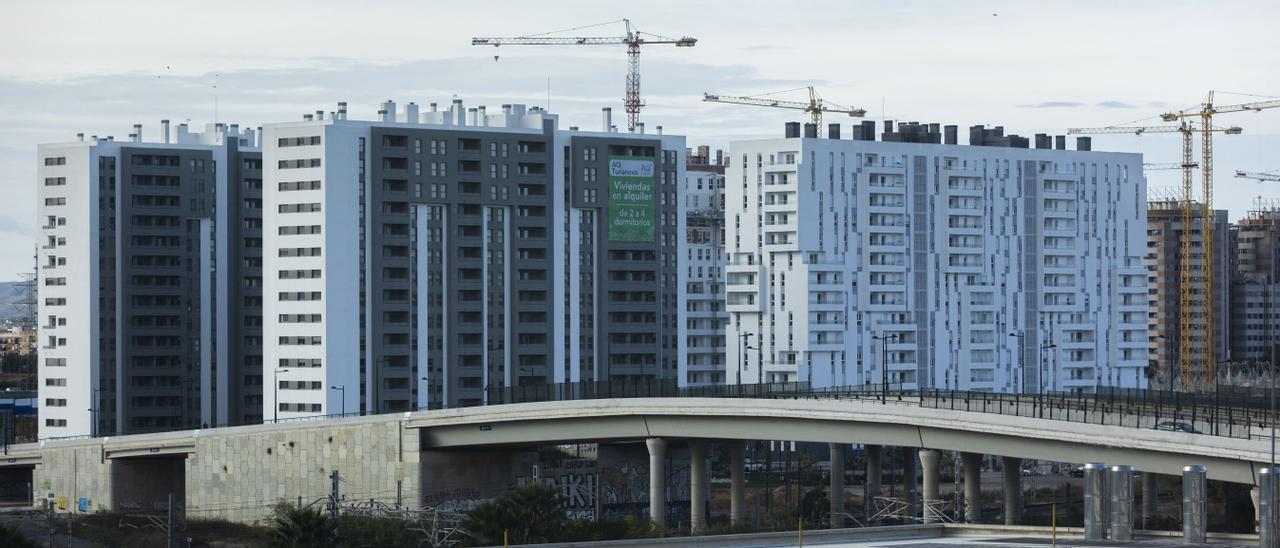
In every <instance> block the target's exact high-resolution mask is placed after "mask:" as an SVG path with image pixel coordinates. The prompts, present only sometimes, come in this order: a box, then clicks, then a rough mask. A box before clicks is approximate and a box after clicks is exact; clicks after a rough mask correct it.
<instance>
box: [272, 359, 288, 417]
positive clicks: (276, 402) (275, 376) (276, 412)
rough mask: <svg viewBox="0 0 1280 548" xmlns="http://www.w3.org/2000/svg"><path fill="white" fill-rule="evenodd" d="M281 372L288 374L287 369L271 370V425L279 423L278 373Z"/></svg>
mask: <svg viewBox="0 0 1280 548" xmlns="http://www.w3.org/2000/svg"><path fill="white" fill-rule="evenodd" d="M281 371H284V372H285V373H288V372H289V370H288V369H280V368H276V369H272V370H271V388H272V394H273V395H272V397H271V400H272V401H271V405H272V407H273V409H272V410H271V413H272V415H271V422H272V423H278V422H280V372H281Z"/></svg>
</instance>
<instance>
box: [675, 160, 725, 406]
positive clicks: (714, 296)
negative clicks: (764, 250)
mask: <svg viewBox="0 0 1280 548" xmlns="http://www.w3.org/2000/svg"><path fill="white" fill-rule="evenodd" d="M706 161H707V156H706V155H705V154H704V155H699V156H691V157H690V160H689V162H687V163H686V165H685V177H684V206H685V207H684V209H685V223H686V227H685V242H686V244H687V248H686V249H685V260H686V263H685V264H686V266H685V277H686V278H687V279H688V281H687V282H686V284H685V288H686V289H685V292H686V293H687V294H688V301H687V302H686V305H685V308H684V311H685V320H684V323H685V327H686V329H687V330H688V336H687V339H686V348H687V352H686V358H685V363H686V364H687V368H686V370H685V371H681V372H680V383H681V385H682V386H710V385H719V384H724V383H725V379H724V374H725V365H724V360H725V335H724V329H725V324H726V323H728V321H729V313H728V312H726V311H725V308H724V297H725V294H724V264H725V260H724V257H725V256H724V166H723V165H717V164H708V163H706Z"/></svg>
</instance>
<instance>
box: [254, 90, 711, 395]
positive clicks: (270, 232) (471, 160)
mask: <svg viewBox="0 0 1280 548" xmlns="http://www.w3.org/2000/svg"><path fill="white" fill-rule="evenodd" d="M424 110H425V111H423V112H420V111H419V107H418V105H416V104H414V103H409V104H407V105H405V106H404V107H403V108H401V109H397V106H396V104H395V103H393V102H390V101H388V102H386V103H385V104H383V105H382V109H381V112H380V114H379V118H378V119H376V120H373V121H358V120H351V119H348V118H347V114H346V106H345V104H340V106H339V108H338V110H337V111H336V112H335V113H333V114H331V115H330V116H328V117H327V118H326V117H325V116H324V114H323V113H319V114H317V115H308V116H307V117H305V118H304V120H301V121H298V122H288V123H278V124H270V125H267V126H265V130H264V143H265V148H264V150H263V156H264V171H263V179H264V197H263V205H264V207H265V209H266V211H268V212H269V213H270V215H267V216H266V220H265V222H264V226H263V230H264V233H265V234H266V237H265V239H266V243H267V246H266V249H265V252H264V254H263V263H264V264H263V272H264V275H263V277H264V281H263V294H264V303H263V317H264V324H265V325H264V331H265V333H267V337H266V340H265V341H264V349H265V350H264V355H265V363H266V364H267V365H266V367H267V368H268V369H270V371H268V372H267V375H268V376H269V377H270V381H269V382H272V383H273V388H272V389H271V390H268V391H267V392H266V393H265V394H264V409H265V410H266V411H265V412H266V415H267V416H266V418H267V420H270V419H272V418H273V417H279V418H286V417H297V416H306V415H316V414H331V413H339V412H348V413H350V412H357V411H362V412H380V411H396V410H408V409H422V408H438V407H442V406H445V407H451V406H459V405H475V404H480V403H483V402H485V401H486V398H487V397H488V394H491V393H492V391H493V390H495V389H504V388H510V387H533V389H530V390H529V391H528V397H545V396H537V394H547V392H545V391H540V390H537V388H538V387H541V386H543V385H545V384H548V383H561V382H575V381H592V380H628V381H636V380H641V379H668V380H674V379H675V378H676V375H677V373H678V371H680V369H681V365H680V362H681V360H682V359H683V355H684V345H685V342H684V340H685V333H684V331H685V327H684V326H683V324H681V323H680V322H679V321H678V317H679V311H681V310H683V309H684V307H685V301H684V293H683V291H682V289H683V287H684V283H685V272H684V270H683V268H682V266H683V265H682V261H681V258H682V257H683V256H684V252H685V246H686V244H685V241H684V237H683V234H682V231H683V227H684V222H685V212H684V209H683V208H681V207H680V205H681V204H680V194H681V184H682V181H683V180H684V174H685V168H684V157H683V152H684V138H683V137H678V136H670V135H662V134H661V128H658V133H657V134H645V133H643V130H641V132H639V133H618V132H616V131H611V130H610V128H611V121H610V120H609V114H608V112H607V111H606V113H605V115H604V118H605V120H604V124H603V129H604V131H601V132H588V131H578V130H577V129H576V128H570V129H569V130H561V129H558V128H557V122H558V118H557V117H556V116H555V115H552V114H549V113H547V112H545V111H543V110H541V109H538V108H536V107H534V108H528V109H526V108H525V106H523V105H504V106H503V107H502V110H501V111H500V112H492V113H490V112H487V111H486V109H485V107H479V108H470V109H467V108H464V107H463V105H462V102H461V101H454V103H453V104H452V105H449V107H448V108H447V109H443V110H437V108H436V107H435V105H434V104H432V105H431V106H430V107H429V108H428V109H424Z"/></svg>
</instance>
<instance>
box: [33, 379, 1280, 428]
mask: <svg viewBox="0 0 1280 548" xmlns="http://www.w3.org/2000/svg"><path fill="white" fill-rule="evenodd" d="M615 398H624V399H625V398H730V399H739V398H743V399H829V400H852V401H867V402H873V403H880V404H885V405H888V404H894V405H911V406H918V407H925V408H932V409H950V410H956V411H967V412H978V413H991V414H998V415H1012V416H1019V417H1027V418H1036V419H1047V420H1061V421H1069V422H1077V423H1085V424H1098V425H1108V426H1121V427H1130V428H1145V429H1150V428H1157V429H1162V430H1170V431H1175V432H1185V433H1193V434H1206V435H1213V436H1223V437H1231V438H1242V439H1250V438H1267V437H1269V432H1268V429H1269V428H1270V425H1271V413H1270V411H1269V406H1268V400H1267V398H1266V397H1265V392H1262V393H1260V392H1251V391H1245V390H1228V389H1227V387H1223V389H1222V390H1219V391H1213V392H1199V393H1191V392H1178V391H1168V390H1139V389H1131V388H1107V387H1098V388H1095V392H1093V393H1067V392H1046V393H1037V394H1012V393H999V392H976V391H966V390H951V389H937V388H925V389H905V388H904V387H903V386H902V385H897V384H890V385H888V386H883V385H879V384H865V385H857V386H840V387H823V388H814V387H812V386H810V385H809V383H807V382H785V383H764V384H737V385H716V386H696V387H688V386H686V387H681V386H678V385H677V383H676V382H675V381H674V380H662V379H659V380H654V379H648V380H641V381H635V380H628V381H581V382H568V383H539V384H528V385H521V386H488V387H486V388H484V389H482V390H481V391H480V396H479V397H478V398H475V399H473V400H470V401H467V402H465V403H462V404H459V405H452V406H450V407H451V408H459V407H478V406H488V405H505V404H516V403H530V402H546V401H577V400H599V399H615ZM440 408H441V407H440V406H439V404H433V405H431V406H430V407H427V408H422V409H419V408H417V407H413V408H408V409H405V408H400V409H388V410H385V411H384V412H383V413H362V412H353V413H343V414H333V415H312V416H305V417H290V418H281V419H276V420H265V421H262V422H251V423H221V424H216V425H207V424H206V425H201V426H200V427H199V428H221V427H231V426H247V425H256V424H271V423H291V422H311V421H317V420H327V419H337V418H343V417H353V416H366V415H377V414H395V413H404V412H416V411H433V410H438V409H440ZM194 428H196V427H195V426H187V427H182V428H173V429H170V430H187V429H194ZM161 431H163V430H155V429H151V430H146V431H138V432H118V431H117V432H103V433H101V434H100V435H112V436H118V435H126V434H144V433H156V432H161ZM87 437H89V436H69V437H64V438H43V440H55V439H76V438H87ZM22 441H26V440H22Z"/></svg>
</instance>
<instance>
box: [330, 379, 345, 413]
mask: <svg viewBox="0 0 1280 548" xmlns="http://www.w3.org/2000/svg"><path fill="white" fill-rule="evenodd" d="M329 390H337V391H338V393H339V394H341V395H342V411H340V412H339V413H338V414H339V415H346V414H347V385H345V384H344V385H341V386H330V387H329Z"/></svg>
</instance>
